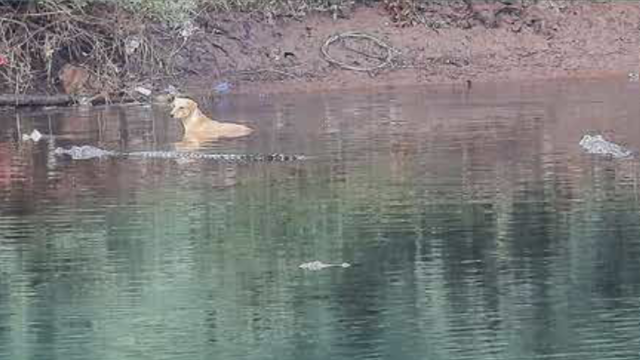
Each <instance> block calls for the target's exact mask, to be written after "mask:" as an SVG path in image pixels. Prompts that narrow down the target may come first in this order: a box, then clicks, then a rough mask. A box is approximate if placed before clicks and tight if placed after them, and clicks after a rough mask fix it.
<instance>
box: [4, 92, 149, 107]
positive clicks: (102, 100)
mask: <svg viewBox="0 0 640 360" xmlns="http://www.w3.org/2000/svg"><path fill="white" fill-rule="evenodd" d="M139 98H140V97H135V96H133V95H131V94H128V93H126V92H119V93H115V94H102V93H100V94H97V95H94V96H91V97H89V96H72V95H65V94H57V95H14V94H7V95H0V106H71V105H74V104H81V105H82V104H84V105H102V104H113V103H119V104H123V103H131V102H137V101H143V100H144V99H139Z"/></svg>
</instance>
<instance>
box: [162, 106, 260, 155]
mask: <svg viewBox="0 0 640 360" xmlns="http://www.w3.org/2000/svg"><path fill="white" fill-rule="evenodd" d="M172 107H173V108H172V110H171V116H172V117H173V118H175V119H179V120H180V121H181V122H182V126H183V127H184V137H183V139H182V143H183V144H191V145H195V146H198V145H199V144H201V143H203V142H206V141H211V140H218V139H223V138H238V137H243V136H247V135H249V134H251V133H252V132H253V129H251V128H249V127H247V126H244V125H240V124H232V123H223V122H219V121H215V120H212V119H210V118H208V117H206V116H205V115H204V114H203V113H202V112H201V111H200V109H199V108H198V104H197V103H196V102H195V101H193V100H191V99H187V98H180V97H177V98H175V99H174V100H173V105H172Z"/></svg>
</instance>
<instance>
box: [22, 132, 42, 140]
mask: <svg viewBox="0 0 640 360" xmlns="http://www.w3.org/2000/svg"><path fill="white" fill-rule="evenodd" d="M42 137H43V135H42V133H41V132H40V131H38V130H33V131H32V132H31V134H22V141H29V140H32V141H33V142H38V141H40V139H42Z"/></svg>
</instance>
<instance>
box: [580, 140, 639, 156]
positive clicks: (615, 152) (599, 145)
mask: <svg viewBox="0 0 640 360" xmlns="http://www.w3.org/2000/svg"><path fill="white" fill-rule="evenodd" d="M580 146H582V148H583V149H584V150H585V151H586V152H587V153H589V154H595V155H610V156H612V157H614V158H617V159H621V158H627V157H631V156H633V152H632V151H630V150H628V149H625V148H624V147H622V146H620V145H618V144H615V143H612V142H610V141H607V140H605V139H604V138H603V137H602V135H594V136H591V135H585V136H583V137H582V139H581V140H580Z"/></svg>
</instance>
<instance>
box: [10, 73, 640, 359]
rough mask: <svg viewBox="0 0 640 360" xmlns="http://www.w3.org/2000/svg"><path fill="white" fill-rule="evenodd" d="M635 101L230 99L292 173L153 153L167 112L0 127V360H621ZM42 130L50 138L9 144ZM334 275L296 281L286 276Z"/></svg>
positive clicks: (633, 289)
mask: <svg viewBox="0 0 640 360" xmlns="http://www.w3.org/2000/svg"><path fill="white" fill-rule="evenodd" d="M638 97H639V91H638V85H637V84H627V83H618V82H611V83H609V82H600V83H596V82H586V83H584V82H581V83H573V84H572V83H569V84H567V83H563V84H547V85H544V86H532V85H530V86H515V85H514V86H510V87H503V88H501V89H498V88H492V87H488V86H486V87H482V86H475V87H474V89H473V91H472V92H470V93H465V92H463V91H459V90H458V89H449V88H439V89H431V90H424V89H404V90H402V91H388V92H370V93H358V94H349V93H336V94H324V95H307V96H273V97H265V98H259V97H256V98H254V97H247V98H245V97H238V98H227V99H222V100H221V102H216V103H211V104H207V106H205V110H206V112H207V113H215V114H216V115H218V116H219V117H222V118H225V119H229V120H232V121H233V120H236V119H250V125H251V126H253V127H255V128H257V129H258V135H257V136H253V137H251V138H249V139H241V140H235V141H226V142H221V143H218V144H214V145H212V146H211V147H210V148H208V149H206V150H205V151H207V152H240V153H248V152H251V153H267V152H269V153H272V152H281V153H302V154H307V155H313V156H314V158H313V159H311V160H308V161H305V162H296V163H277V164H274V163H271V164H263V163H252V164H233V163H215V162H207V161H190V162H184V161H175V160H162V159H156V160H136V159H107V160H87V161H70V160H67V159H60V158H56V157H54V156H52V154H51V153H52V149H53V148H55V146H61V145H70V144H90V145H94V146H99V147H102V148H106V149H118V150H152V149H167V148H169V147H170V146H171V144H172V143H173V142H175V141H178V140H179V138H180V132H179V131H180V130H179V128H178V125H177V124H176V123H175V121H174V120H171V119H169V117H168V115H167V111H166V109H162V108H151V107H123V108H110V109H102V110H100V109H96V110H91V111H61V110H49V111H44V110H39V111H30V112H23V113H20V114H14V113H10V112H6V111H5V112H2V113H0V272H1V276H0V358H2V359H27V358H28V359H189V360H191V359H278V360H282V359H296V360H297V359H323V360H324V359H365V358H367V359H368V358H379V359H560V358H561V359H598V360H602V359H637V357H638V351H639V350H638V349H640V326H639V325H640V324H639V323H638V319H640V310H639V309H640V265H639V264H640V262H639V261H638V259H640V237H639V236H638V235H639V234H640V213H639V209H640V206H639V200H638V174H639V170H638V162H637V161H636V160H631V161H629V160H626V161H614V160H610V159H605V158H597V157H590V156H586V155H584V154H581V152H580V149H579V147H578V145H577V142H578V140H579V139H580V137H581V136H582V135H583V134H584V133H587V132H590V131H597V132H601V133H604V134H605V135H606V136H607V137H609V138H610V139H612V140H614V141H616V142H617V143H621V144H625V145H627V146H630V147H632V148H633V147H635V148H640V122H639V121H638V119H639V118H640V105H639V102H638V101H637V99H638ZM32 129H38V130H39V131H41V132H42V133H46V134H51V135H54V140H51V141H41V142H39V143H36V144H34V143H32V142H17V141H16V139H18V138H19V133H23V132H30V131H31V130H32ZM314 260H320V261H323V262H326V263H341V262H349V263H351V264H353V266H352V267H350V268H345V269H343V268H329V269H324V270H322V271H315V272H314V271H305V270H304V269H300V268H298V266H299V265H300V264H302V263H306V262H310V261H314Z"/></svg>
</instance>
